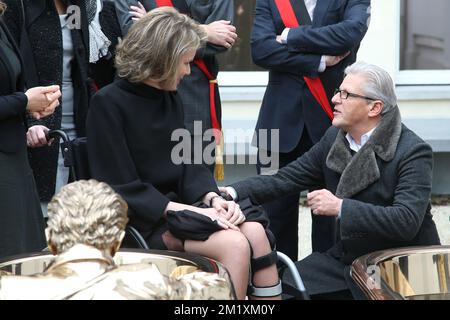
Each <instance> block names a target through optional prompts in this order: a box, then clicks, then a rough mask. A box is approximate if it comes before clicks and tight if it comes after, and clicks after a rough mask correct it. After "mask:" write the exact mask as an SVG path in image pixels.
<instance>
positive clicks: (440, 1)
mask: <svg viewBox="0 0 450 320" xmlns="http://www.w3.org/2000/svg"><path fill="white" fill-rule="evenodd" d="M449 12H450V1H448V0H429V1H423V0H401V1H400V55H399V70H400V72H399V77H398V80H399V81H398V82H400V83H402V84H419V85H421V84H449V83H450V33H449V32H448V30H450V20H449V19H448V13H449ZM437 70H439V71H437Z"/></svg>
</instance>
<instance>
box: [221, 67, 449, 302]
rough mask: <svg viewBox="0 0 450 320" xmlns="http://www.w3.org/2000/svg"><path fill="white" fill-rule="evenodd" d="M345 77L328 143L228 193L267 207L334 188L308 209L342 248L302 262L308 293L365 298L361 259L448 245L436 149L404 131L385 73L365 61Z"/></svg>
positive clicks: (310, 199) (310, 202) (349, 69)
mask: <svg viewBox="0 0 450 320" xmlns="http://www.w3.org/2000/svg"><path fill="white" fill-rule="evenodd" d="M345 74H346V77H345V78H344V81H343V82H342V84H341V85H340V87H339V89H336V92H335V95H334V97H333V99H332V102H333V103H334V105H335V108H334V120H333V127H331V128H330V129H328V131H327V132H326V134H325V135H324V137H323V138H322V139H321V140H320V142H318V143H317V144H316V145H315V146H314V147H312V148H311V150H310V151H309V152H307V153H306V154H304V155H303V156H301V157H300V158H298V159H297V160H295V161H293V162H292V163H290V164H289V165H288V166H286V167H284V168H282V169H280V170H279V171H278V173H277V174H275V175H272V176H257V177H252V178H249V179H246V180H244V181H241V182H237V183H235V184H232V185H231V186H230V187H227V188H226V189H227V191H228V192H229V193H230V194H231V195H232V196H234V198H236V197H239V198H245V197H250V198H251V199H252V200H253V201H254V202H256V203H265V202H267V201H270V200H273V199H276V198H279V197H281V196H284V195H287V194H293V193H298V192H300V191H302V190H308V189H314V187H316V186H320V185H325V186H326V188H325V189H322V190H316V191H313V192H310V193H308V195H307V198H308V205H309V206H310V207H311V209H312V211H313V213H314V214H316V215H324V216H334V217H336V219H337V221H338V224H337V225H338V228H337V229H336V243H335V245H334V246H333V247H332V248H331V249H330V250H328V251H327V252H326V253H313V254H311V255H309V256H308V257H306V258H305V259H303V260H302V261H299V262H297V267H298V269H299V271H300V273H301V275H302V278H303V281H304V282H305V286H306V289H307V290H308V292H309V294H311V295H313V296H316V297H318V298H330V297H332V298H338V297H349V298H350V297H352V295H351V294H353V297H355V298H359V297H361V296H360V295H359V292H358V290H357V288H356V286H355V285H354V284H353V283H352V281H351V279H350V275H349V265H350V264H351V262H352V261H353V260H354V259H355V258H357V257H359V256H361V255H364V254H367V253H369V252H373V251H376V250H382V249H387V248H394V247H402V246H412V245H436V244H439V243H440V240H439V236H438V233H437V230H436V226H435V224H434V222H433V219H432V216H431V213H430V209H431V206H430V202H429V199H430V193H431V179H432V163H433V159H432V150H431V147H430V146H429V145H428V144H427V143H425V142H424V141H423V140H422V139H420V138H419V137H418V136H417V135H416V134H415V133H414V132H412V131H411V130H409V129H408V128H407V127H406V126H404V125H403V124H402V122H401V117H400V112H399V108H398V107H397V98H396V96H395V92H394V85H393V82H392V79H391V77H390V76H389V74H388V73H387V72H386V71H385V70H383V69H381V68H379V67H377V66H374V65H370V64H366V63H362V62H357V63H355V64H353V65H351V66H349V67H347V69H346V70H345ZM291 279H292V278H291V276H290V274H287V275H286V276H285V277H284V280H285V281H286V282H288V283H289V282H290V281H291ZM349 290H350V291H349ZM350 293H351V294H350Z"/></svg>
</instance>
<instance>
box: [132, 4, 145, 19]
mask: <svg viewBox="0 0 450 320" xmlns="http://www.w3.org/2000/svg"><path fill="white" fill-rule="evenodd" d="M146 13H147V10H145V8H144V6H143V5H142V3H140V2H139V1H138V6H130V14H131V15H132V16H133V18H131V19H132V20H133V21H137V20H139V19H140V18H142V17H143V16H144V15H145V14H146Z"/></svg>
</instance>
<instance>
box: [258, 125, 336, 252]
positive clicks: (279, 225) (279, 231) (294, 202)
mask: <svg viewBox="0 0 450 320" xmlns="http://www.w3.org/2000/svg"><path fill="white" fill-rule="evenodd" d="M312 145H313V143H312V141H311V139H310V137H309V134H308V132H307V131H306V129H304V130H303V134H302V137H301V138H300V141H299V143H298V145H297V146H296V147H295V149H294V150H292V151H291V152H288V153H279V161H280V168H282V167H284V166H286V165H287V164H289V163H290V162H292V161H294V160H296V159H297V158H298V157H300V156H302V155H303V154H304V153H306V152H307V151H308V150H309V149H310V148H311V147H312ZM264 152H266V151H264ZM267 152H268V153H269V156H270V151H267ZM256 168H257V172H258V174H260V173H261V168H264V165H262V164H261V163H260V159H259V153H258V161H257V165H256ZM318 189H321V188H318ZM299 198H300V194H296V195H291V196H286V197H283V198H280V199H277V200H275V201H272V202H268V203H266V204H264V205H263V207H264V209H265V210H266V212H267V215H268V217H269V220H270V225H269V229H270V230H271V231H272V233H273V234H274V235H275V238H276V241H277V250H278V251H281V252H283V253H284V254H286V255H288V256H289V258H291V259H292V260H293V261H297V260H298V206H299ZM311 217H312V231H311V241H312V250H313V252H315V251H317V252H325V251H327V250H328V249H329V248H331V246H332V245H333V243H334V240H335V239H334V237H335V235H334V234H335V230H334V228H335V218H334V217H325V216H316V215H313V214H312V212H311Z"/></svg>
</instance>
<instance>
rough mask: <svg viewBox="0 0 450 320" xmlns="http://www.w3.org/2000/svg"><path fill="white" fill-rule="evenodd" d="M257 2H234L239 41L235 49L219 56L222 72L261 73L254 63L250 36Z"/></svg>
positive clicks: (253, 0) (244, 0)
mask: <svg viewBox="0 0 450 320" xmlns="http://www.w3.org/2000/svg"><path fill="white" fill-rule="evenodd" d="M255 4H256V0H235V1H234V10H235V12H234V25H235V26H236V29H237V34H238V39H237V40H236V43H235V44H234V46H233V48H231V50H229V51H228V52H227V53H224V54H221V55H219V56H218V57H219V63H220V70H222V71H261V70H262V69H261V68H259V67H258V66H256V65H255V64H254V63H253V61H252V56H251V52H250V35H251V30H252V24H253V15H254V12H255Z"/></svg>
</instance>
